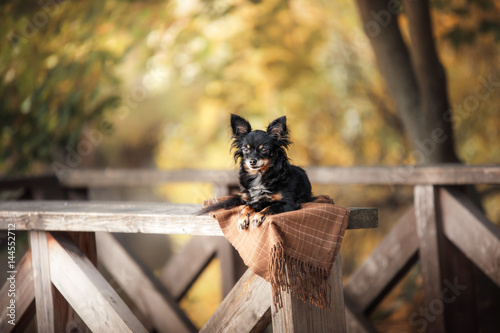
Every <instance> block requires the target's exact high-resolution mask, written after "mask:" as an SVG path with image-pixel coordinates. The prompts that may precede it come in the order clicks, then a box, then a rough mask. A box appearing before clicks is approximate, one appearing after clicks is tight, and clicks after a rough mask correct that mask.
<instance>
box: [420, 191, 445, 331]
mask: <svg viewBox="0 0 500 333" xmlns="http://www.w3.org/2000/svg"><path fill="white" fill-rule="evenodd" d="M414 197H415V199H414V200H415V217H416V226H417V227H416V230H417V236H418V240H419V244H420V251H419V255H420V267H421V270H422V280H423V289H424V295H425V297H424V300H425V302H424V304H427V305H429V306H430V304H434V303H435V302H436V300H437V301H438V302H439V301H440V300H441V297H442V296H441V291H442V288H441V281H442V276H441V258H440V253H439V249H440V244H439V233H440V232H442V230H441V228H440V225H439V223H438V221H437V212H436V193H435V190H434V186H432V185H419V186H415V190H414ZM441 305H442V303H441ZM443 312H444V311H443V309H441V310H440V311H433V315H432V318H433V320H427V322H426V331H427V332H436V333H440V332H444V331H445V320H444V315H443Z"/></svg>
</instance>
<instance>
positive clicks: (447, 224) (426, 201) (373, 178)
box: [0, 165, 500, 332]
mask: <svg viewBox="0 0 500 333" xmlns="http://www.w3.org/2000/svg"><path fill="white" fill-rule="evenodd" d="M307 171H308V174H309V177H310V179H311V181H312V182H313V184H314V183H315V184H367V185H388V186H392V185H398V184H399V185H410V186H414V204H413V205H412V207H411V208H410V209H409V210H408V212H407V213H406V214H404V215H403V217H402V218H401V219H400V220H399V222H398V223H397V224H396V225H395V227H394V228H393V229H392V230H391V231H390V232H389V233H388V234H387V236H386V237H385V239H383V240H382V241H381V242H380V245H379V246H378V247H377V248H376V249H375V250H374V251H373V252H372V254H371V255H370V256H369V257H368V258H367V259H366V260H365V262H364V263H363V264H362V265H361V267H360V268H359V269H357V270H356V272H354V274H352V275H351V277H350V279H349V280H348V281H347V282H346V283H345V285H344V296H345V306H346V318H347V330H348V331H361V332H372V331H375V329H374V328H373V326H372V325H371V324H370V322H369V321H368V320H367V318H366V316H367V315H369V314H370V313H371V312H372V311H373V309H374V308H375V307H376V306H377V304H379V303H380V301H381V300H382V299H383V298H384V297H385V296H386V295H387V294H388V293H389V292H390V291H391V290H392V288H393V287H394V286H395V285H396V284H397V283H398V282H399V281H400V280H401V278H402V277H403V276H404V275H405V274H406V273H407V272H408V271H409V270H410V269H411V268H412V267H413V266H414V265H415V263H417V262H418V261H420V264H421V274H422V280H423V289H424V293H425V300H424V305H426V306H427V307H429V306H434V307H435V308H436V309H437V310H435V311H434V312H433V313H432V320H426V318H425V317H423V318H420V317H418V318H416V320H414V323H417V324H416V325H419V326H418V327H416V328H417V329H419V328H422V329H426V330H427V331H431V332H444V331H449V332H454V331H457V330H458V331H470V332H475V331H478V329H477V327H478V322H477V318H475V316H474V314H475V313H476V311H475V309H474V304H475V295H474V293H473V288H470V286H472V285H473V282H472V276H471V275H472V273H471V271H472V270H471V265H472V264H475V265H476V266H477V267H479V268H480V269H481V270H482V271H483V272H484V273H485V274H486V275H487V276H488V277H489V278H490V279H491V280H492V281H493V282H494V283H496V284H497V286H500V231H499V228H498V227H496V226H495V225H494V224H493V223H492V222H490V221H489V220H488V219H487V218H486V217H485V216H484V214H483V213H482V212H481V211H480V210H479V209H477V208H476V206H475V205H474V204H472V203H471V201H470V200H469V199H468V197H467V196H465V195H464V194H463V193H462V191H461V188H460V186H458V187H457V186H456V185H467V184H500V166H457V165H443V166H432V167H403V166H402V167H355V168H330V167H326V168H324V167H317V168H308V169H307ZM61 176H62V177H61V178H60V180H61V183H62V184H63V185H64V186H63V187H64V191H68V192H70V195H69V196H70V197H78V195H79V194H81V192H82V189H84V188H89V187H93V186H96V187H115V186H136V185H148V184H149V185H158V184H159V183H163V182H206V183H213V184H215V189H216V191H217V193H218V195H224V194H227V193H228V192H229V190H230V188H231V187H234V186H236V184H237V174H236V172H235V171H207V172H205V171H203V172H202V171H200V170H182V171H175V172H172V171H149V170H148V171H144V170H136V171H128V170H109V171H81V170H74V171H71V172H68V173H66V174H64V175H61ZM52 180H53V179H52ZM44 181H47V180H46V179H45V180H43V179H39V184H38V187H34V188H33V190H32V191H33V193H35V194H36V193H39V189H40V188H43V185H40V183H43V182H44ZM16 182H17V183H16ZM3 185H4V186H14V187H15V186H19V181H9V182H4V183H3ZM450 186H451V187H450ZM2 223H3V222H2ZM45 223H48V224H50V223H49V222H48V221H46V222H45ZM98 224H99V223H97V224H96V225H98ZM2 225H3V224H2ZM201 225H202V226H203V223H202V224H201ZM134 226H136V225H135V224H128V227H129V228H134ZM3 228H5V225H3ZM141 228H146V229H144V230H154V227H153V226H152V225H147V226H146V225H144V226H141ZM194 229H196V230H199V229H198V228H194ZM136 230H139V229H136ZM193 232H195V231H194V230H193ZM98 241H99V238H98ZM105 243H107V244H111V243H112V242H111V241H109V239H108V241H106V242H105ZM193 243H194V244H196V242H193ZM197 243H198V244H200V242H197ZM192 248H193V249H194V248H195V246H192ZM216 248H217V245H215V244H214V243H213V244H212V245H211V247H210V249H211V250H210V251H219V255H223V253H224V252H225V253H227V248H225V250H222V251H221V250H220V248H218V249H219V250H214V249H216ZM222 248H224V247H222ZM210 251H209V252H206V255H208V254H210V253H212V254H213V252H210ZM173 262H176V260H173ZM21 264H22V263H21ZM248 274H249V273H248V272H247V274H245V275H244V276H243V278H242V279H243V280H240V282H239V283H237V284H236V286H235V289H234V290H233V292H236V291H235V290H239V289H238V288H240V290H248V289H247V287H248V286H249V285H252V286H254V285H255V286H257V285H259V286H260V287H259V288H260V289H258V288H257V287H255V288H257V289H255V293H253V294H252V295H253V296H251V297H250V298H249V299H252V300H255V304H263V303H261V302H260V301H258V299H259V297H260V298H262V299H266V301H265V302H269V299H268V298H266V297H267V296H262V295H263V294H262V293H264V294H265V293H266V291H265V287H264V285H260V284H259V283H257V282H255V281H256V280H258V279H257V278H256V277H255V276H249V275H248ZM242 281H246V282H242ZM455 282H456V283H458V284H459V285H461V286H467V288H466V289H465V290H460V297H456V298H455V299H454V300H453V302H447V299H445V300H443V299H442V294H443V292H444V291H446V290H449V289H450V286H449V284H450V283H451V284H453V283H455ZM241 283H244V284H243V285H242V284H241ZM26 284H27V285H29V284H30V282H29V279H27V281H23V285H26ZM187 284H188V283H187ZM185 285H186V283H185V284H184V286H185ZM155 287H156V289H157V290H158V287H157V286H156V285H155ZM183 288H184V289H185V287H183ZM183 288H180V289H183ZM159 289H161V288H159ZM180 289H179V290H180ZM259 290H260V291H259ZM160 294H162V293H161V292H160ZM163 294H166V292H163ZM163 294H162V297H163V298H165V297H164V295H163ZM2 295H3V294H2ZM266 295H267V294H266ZM240 296H241V295H240ZM228 297H229V296H228ZM245 297H247V294H245ZM226 299H228V298H226ZM240 300H241V299H240ZM225 302H226V301H225ZM262 302H264V301H262ZM250 303H252V302H245V304H250ZM224 304H225V305H224ZM235 304H236V303H234V304H231V303H227V302H226V303H223V305H221V307H220V308H219V310H218V311H217V313H216V314H214V317H213V318H212V319H211V320H210V321H209V322H208V323H207V325H209V326H208V327H212V328H213V327H217V326H214V322H215V323H217V324H220V323H221V321H220V320H219V321H218V320H215V319H214V318H217V316H218V315H220V314H221V313H223V314H224V313H229V312H231V311H230V310H234V311H236V312H237V311H238V310H236V309H238V307H237V306H235ZM252 304H253V303H252ZM263 308H266V307H265V306H264V307H263ZM263 308H261V307H259V309H260V310H256V308H255V307H251V309H250V310H249V312H251V313H253V316H254V317H255V318H260V319H262V318H264V319H265V318H268V317H269V316H270V313H269V312H265V313H263V312H262V311H263ZM431 310H432V309H431ZM266 311H267V310H266ZM226 318H230V316H229V314H228V316H226ZM264 319H262V320H261V321H258V323H257V324H259V325H262V323H266V320H264ZM414 319H415V318H414ZM214 320H215V321H214ZM238 322H240V321H238ZM250 322H251V323H255V321H250ZM226 324H227V325H230V323H226ZM210 325H212V326H210ZM259 325H257V326H256V327H257V328H258V327H260V326H259ZM250 326H251V325H250ZM155 327H156V326H155ZM228 327H231V326H228ZM242 327H243V326H242ZM244 327H247V326H244ZM0 331H1V327H0ZM241 331H245V330H244V329H242V330H241ZM256 331H257V330H256Z"/></svg>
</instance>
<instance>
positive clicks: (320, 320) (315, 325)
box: [271, 253, 346, 333]
mask: <svg viewBox="0 0 500 333" xmlns="http://www.w3.org/2000/svg"><path fill="white" fill-rule="evenodd" d="M329 283H330V285H331V287H332V288H331V309H328V308H325V309H320V308H318V307H317V306H314V305H312V304H310V303H304V302H302V301H301V300H300V299H299V298H297V297H295V296H293V295H291V294H289V293H283V292H282V294H281V296H282V299H283V308H282V309H279V310H278V311H276V309H275V307H274V306H272V307H271V313H272V320H273V332H274V333H290V332H297V333H298V332H311V333H327V332H339V333H341V332H346V320H345V309H344V292H343V288H342V268H341V259H340V253H339V254H338V255H337V258H336V259H335V263H334V264H333V268H332V272H331V274H330V278H329Z"/></svg>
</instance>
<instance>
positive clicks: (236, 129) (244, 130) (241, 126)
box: [231, 114, 252, 139]
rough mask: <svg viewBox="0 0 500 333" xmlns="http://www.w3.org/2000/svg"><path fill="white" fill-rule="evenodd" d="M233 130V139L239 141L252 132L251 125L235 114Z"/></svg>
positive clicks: (232, 119)
mask: <svg viewBox="0 0 500 333" xmlns="http://www.w3.org/2000/svg"><path fill="white" fill-rule="evenodd" d="M231 129H232V130H233V138H235V139H238V138H240V137H242V136H243V135H245V134H248V133H250V132H251V131H252V127H251V126H250V123H249V122H248V121H246V120H245V119H244V118H242V117H240V116H237V115H235V114H231Z"/></svg>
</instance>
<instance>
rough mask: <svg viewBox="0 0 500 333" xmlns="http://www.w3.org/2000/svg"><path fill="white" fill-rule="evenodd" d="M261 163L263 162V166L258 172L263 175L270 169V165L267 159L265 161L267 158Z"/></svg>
mask: <svg viewBox="0 0 500 333" xmlns="http://www.w3.org/2000/svg"><path fill="white" fill-rule="evenodd" d="M262 161H263V162H264V164H263V165H262V167H261V168H260V169H259V171H261V172H262V173H264V172H266V171H267V170H269V168H270V167H271V164H270V163H269V159H267V158H266V159H262Z"/></svg>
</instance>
